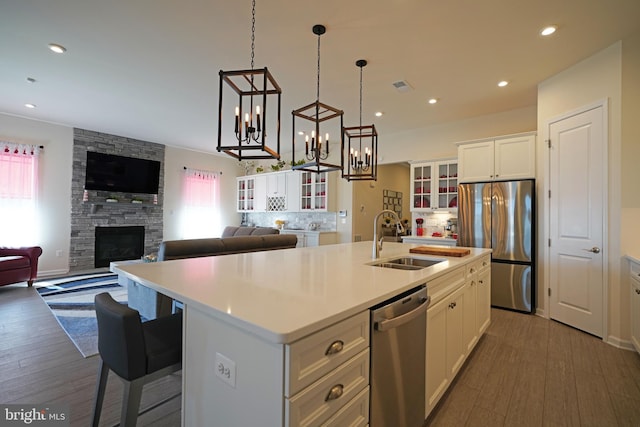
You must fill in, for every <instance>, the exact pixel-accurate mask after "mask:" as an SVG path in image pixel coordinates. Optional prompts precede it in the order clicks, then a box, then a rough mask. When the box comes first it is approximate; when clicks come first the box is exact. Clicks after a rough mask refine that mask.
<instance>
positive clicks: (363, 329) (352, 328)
mask: <svg viewBox="0 0 640 427" xmlns="http://www.w3.org/2000/svg"><path fill="white" fill-rule="evenodd" d="M332 348H333V351H331V350H330V349H332ZM365 348H369V311H368V310H367V311H363V312H362V313H360V314H357V315H355V316H353V317H350V318H348V319H346V320H343V321H342V322H339V323H336V324H335V325H332V326H329V327H328V328H326V329H323V330H321V331H319V332H317V333H315V334H313V335H309V336H308V337H305V338H302V339H301V340H299V341H296V342H294V343H293V344H291V345H288V346H286V347H285V363H286V364H285V366H286V367H288V369H287V375H286V378H285V390H284V392H285V397H291V396H293V395H294V394H296V393H297V392H299V391H300V390H302V389H303V388H305V387H306V386H308V385H309V384H311V383H312V382H314V381H316V380H317V379H318V378H320V377H321V376H323V375H325V374H326V373H328V372H329V371H331V370H333V369H335V368H336V367H338V365H340V364H341V363H343V362H345V361H346V360H348V359H349V358H351V357H353V356H355V355H356V354H358V353H360V352H361V351H362V350H364V349H365Z"/></svg>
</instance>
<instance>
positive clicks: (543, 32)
mask: <svg viewBox="0 0 640 427" xmlns="http://www.w3.org/2000/svg"><path fill="white" fill-rule="evenodd" d="M557 29H558V27H556V26H555V25H549V26H548V27H544V28H543V29H542V30H540V35H541V36H545V37H546V36H550V35H551V34H553V33H555V32H556V30H557Z"/></svg>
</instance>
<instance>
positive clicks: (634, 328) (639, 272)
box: [629, 261, 640, 352]
mask: <svg viewBox="0 0 640 427" xmlns="http://www.w3.org/2000/svg"><path fill="white" fill-rule="evenodd" d="M630 264H631V268H630V279H629V281H630V284H631V342H632V343H633V346H634V347H635V349H636V351H637V352H640V263H637V262H634V261H631V263H630Z"/></svg>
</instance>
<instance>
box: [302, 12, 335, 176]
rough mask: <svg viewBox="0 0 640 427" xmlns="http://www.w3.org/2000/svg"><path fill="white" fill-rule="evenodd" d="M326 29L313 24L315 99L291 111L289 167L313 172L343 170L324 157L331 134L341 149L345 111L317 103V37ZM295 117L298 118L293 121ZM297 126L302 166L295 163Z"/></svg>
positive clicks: (318, 86)
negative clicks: (315, 65)
mask: <svg viewBox="0 0 640 427" xmlns="http://www.w3.org/2000/svg"><path fill="white" fill-rule="evenodd" d="M326 30H327V29H326V27H325V26H324V25H314V26H313V34H315V35H317V36H318V67H317V71H318V73H317V80H316V101H315V102H313V103H311V104H309V105H306V106H304V107H302V108H299V109H297V110H294V111H293V112H292V113H291V114H292V115H293V138H292V144H293V146H292V160H293V161H292V164H293V165H294V166H293V168H292V169H296V170H304V171H308V172H314V173H323V172H331V171H337V170H342V165H338V164H331V163H329V162H327V159H328V158H329V157H330V156H331V148H330V144H331V143H333V142H334V140H333V139H331V138H330V135H333V137H334V138H336V137H337V138H338V141H337V143H339V146H340V150H342V127H343V121H342V116H343V115H344V112H343V111H342V110H339V109H337V108H334V107H331V106H329V105H327V104H324V103H322V102H320V36H321V35H323V34H324V33H325V32H326ZM296 119H300V120H298V121H297V122H296ZM338 121H339V123H338ZM305 126H306V127H305ZM297 127H298V128H300V130H301V135H302V137H303V138H304V140H301V141H300V145H302V144H304V157H303V160H304V161H305V163H304V164H302V165H296V138H297V137H299V136H300V135H298V134H297V133H296V128H297ZM339 153H340V152H339Z"/></svg>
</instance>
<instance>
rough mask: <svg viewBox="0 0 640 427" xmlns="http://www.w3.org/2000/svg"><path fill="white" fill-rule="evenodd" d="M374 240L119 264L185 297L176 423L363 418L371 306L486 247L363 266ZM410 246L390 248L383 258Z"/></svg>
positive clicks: (461, 265) (441, 274)
mask: <svg viewBox="0 0 640 427" xmlns="http://www.w3.org/2000/svg"><path fill="white" fill-rule="evenodd" d="M371 244H372V243H371V242H359V243H350V244H340V245H328V246H319V247H314V248H297V249H287V250H278V251H267V252H255V253H247V254H237V255H228V256H218V257H207V258H192V259H184V260H175V261H165V262H160V263H146V264H144V263H143V264H131V265H123V266H118V267H116V268H114V271H115V272H116V273H118V274H120V275H124V276H125V277H126V278H127V279H128V280H130V281H133V282H135V283H139V284H142V285H144V286H147V287H149V288H151V289H154V290H156V291H158V292H161V293H164V294H165V295H168V296H169V297H171V298H174V299H177V300H179V301H182V302H183V303H184V308H185V313H184V319H185V320H184V325H185V326H184V328H185V331H184V344H183V345H184V353H183V395H182V399H183V402H182V403H183V406H182V408H183V425H185V426H199V425H224V426H247V425H269V426H288V425H305V423H313V422H316V423H324V422H328V423H334V424H335V425H340V424H341V423H342V422H344V421H345V420H351V419H352V417H354V416H356V415H354V414H357V413H360V414H364V413H367V412H368V394H367V393H368V363H369V354H368V351H369V347H368V343H369V312H368V310H369V308H370V307H372V306H374V305H376V304H378V303H380V302H383V301H385V300H388V299H390V298H392V297H393V296H396V295H398V294H400V293H402V292H404V291H407V290H410V289H412V288H414V287H416V286H418V285H421V284H425V283H426V284H427V287H428V288H429V283H430V282H431V281H435V282H438V279H440V282H442V281H443V279H445V278H446V277H447V276H449V275H451V273H456V272H462V277H465V274H466V273H465V271H466V269H467V267H469V266H471V265H475V263H477V262H478V261H479V260H480V259H482V258H483V257H485V258H486V257H488V254H489V250H486V249H473V248H472V249H471V254H470V255H468V256H466V257H462V258H455V257H433V256H420V257H425V258H440V259H444V261H443V262H441V263H438V264H436V265H434V266H432V267H428V268H425V269H422V270H413V271H411V270H410V271H405V270H396V269H391V268H380V267H373V266H371V265H369V264H371V263H372V262H373V261H374V260H372V259H371ZM413 246H415V245H410V244H402V243H385V245H384V248H383V250H382V252H381V259H387V258H392V257H397V256H401V255H408V254H409V249H410V248H411V247H413ZM457 277H458V275H457V273H456V274H455V277H452V280H457V279H456V278H457ZM446 287H447V286H446V284H444V283H441V284H439V285H438V286H437V289H438V292H439V294H438V296H437V298H445V297H446V293H445V292H443V289H445V288H446ZM434 297H435V295H434ZM434 297H432V299H434ZM435 302H436V301H432V303H435ZM487 304H488V302H487ZM487 310H488V306H487ZM474 317H475V309H474ZM335 337H339V339H336V338H335ZM326 343H329V345H327V344H326ZM427 357H429V356H427ZM335 384H340V386H341V388H339V389H335V387H336V386H335ZM326 390H330V392H329V394H330V395H331V396H333V397H332V398H329V395H328V394H327V393H328V392H327V391H326ZM334 391H335V393H333V392H334ZM332 393H333V394H332ZM336 396H337V397H336ZM318 397H321V399H318ZM316 401H318V403H317V405H316ZM363 421H367V420H366V418H365V419H363ZM364 424H366V422H365V423H364ZM364 424H363V425H364ZM328 425H331V424H328Z"/></svg>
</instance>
